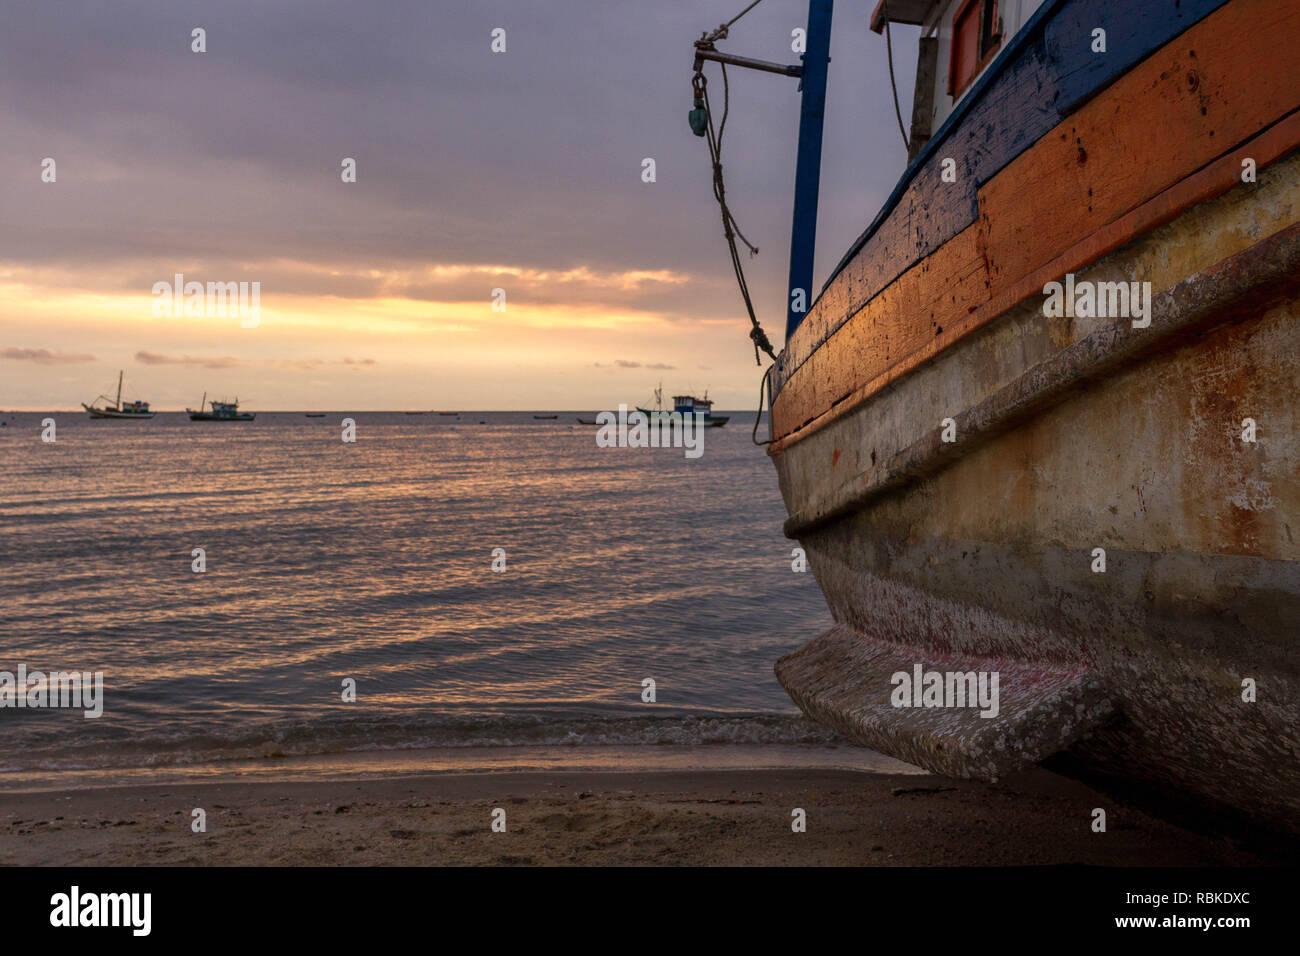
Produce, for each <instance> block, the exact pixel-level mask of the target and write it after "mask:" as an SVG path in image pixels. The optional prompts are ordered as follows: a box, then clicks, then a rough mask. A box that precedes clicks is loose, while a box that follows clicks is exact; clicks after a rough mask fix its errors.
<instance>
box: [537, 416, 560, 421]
mask: <svg viewBox="0 0 1300 956" xmlns="http://www.w3.org/2000/svg"><path fill="white" fill-rule="evenodd" d="M559 417H560V416H559V415H534V416H533V418H536V419H538V420H539V421H549V420H553V419H556V418H559Z"/></svg>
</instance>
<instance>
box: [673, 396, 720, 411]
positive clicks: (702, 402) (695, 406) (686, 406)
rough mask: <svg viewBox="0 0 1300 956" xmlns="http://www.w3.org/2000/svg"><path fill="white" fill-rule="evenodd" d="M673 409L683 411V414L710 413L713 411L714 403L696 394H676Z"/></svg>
mask: <svg viewBox="0 0 1300 956" xmlns="http://www.w3.org/2000/svg"><path fill="white" fill-rule="evenodd" d="M673 411H674V412H681V413H682V414H683V415H692V414H694V413H695V412H701V413H703V414H704V415H710V414H712V413H713V403H712V402H711V401H709V400H708V399H707V398H696V397H695V396H694V395H674V396H673Z"/></svg>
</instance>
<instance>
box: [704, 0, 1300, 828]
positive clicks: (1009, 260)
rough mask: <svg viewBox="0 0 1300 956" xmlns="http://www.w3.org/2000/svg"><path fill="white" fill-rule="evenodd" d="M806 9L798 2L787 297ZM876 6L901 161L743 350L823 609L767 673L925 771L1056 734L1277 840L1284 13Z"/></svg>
mask: <svg viewBox="0 0 1300 956" xmlns="http://www.w3.org/2000/svg"><path fill="white" fill-rule="evenodd" d="M830 19H831V3H830V0H811V4H810V9H809V21H808V31H807V51H808V52H807V53H806V54H805V56H804V60H803V64H802V66H801V67H798V68H797V69H798V71H799V73H798V75H800V76H801V79H802V82H803V94H802V97H803V109H802V113H801V129H800V139H799V149H798V155H797V171H796V180H795V182H796V187H795V188H796V196H795V224H794V231H793V243H792V251H791V270H790V285H789V291H790V293H791V299H790V300H789V301H792V302H795V303H797V302H798V300H799V297H798V296H797V295H796V293H798V292H802V291H805V290H808V289H810V288H811V278H812V275H811V268H812V267H811V263H812V249H813V240H814V237H815V216H816V203H817V170H818V164H819V162H820V139H821V123H822V110H823V105H824V102H825V97H826V95H827V83H826V75H827V66H826V61H827V55H826V54H827V49H828V43H829V31H830ZM897 24H910V25H913V26H919V28H920V42H919V48H918V50H917V69H916V78H915V94H914V107H913V110H912V114H911V123H910V129H908V130H906V131H905V133H906V136H905V138H906V143H907V153H908V161H907V164H906V166H905V168H903V169H902V171H901V176H900V178H899V180H898V184H897V186H896V188H895V189H894V190H893V192H892V194H891V195H890V196H889V197H888V199H887V200H886V201H885V203H884V206H883V208H881V209H880V211H879V212H878V213H877V214H876V215H875V217H874V219H872V220H871V221H870V223H869V225H867V228H866V229H865V231H864V232H863V233H862V234H861V236H860V237H859V238H858V239H857V241H856V242H854V243H853V244H852V245H851V246H850V248H849V249H848V250H847V252H846V253H845V255H844V256H843V258H842V259H841V261H840V262H839V264H838V265H837V266H836V268H835V269H834V271H833V273H832V274H831V276H830V278H829V279H828V280H827V281H826V283H825V284H824V285H823V286H822V288H821V291H820V294H819V295H818V296H817V297H816V299H815V301H813V302H811V304H810V306H809V308H808V309H807V310H806V312H805V311H799V310H795V309H794V308H793V307H791V308H788V309H787V324H786V339H785V346H784V349H783V350H782V351H781V352H780V355H779V356H777V358H776V361H775V363H774V365H772V366H771V368H770V370H769V374H768V377H767V382H768V386H769V391H770V394H771V396H772V397H771V403H770V407H771V444H770V445H769V446H768V451H769V454H770V456H771V459H772V461H773V463H774V464H775V466H776V471H777V475H778V478H779V483H780V488H781V493H782V496H783V498H784V501H785V505H786V509H787V512H788V516H789V517H788V520H787V521H786V523H785V531H786V533H787V535H789V536H790V537H791V538H794V539H797V540H798V542H799V543H800V545H801V546H802V547H803V549H804V550H805V552H806V554H807V558H808V562H809V565H810V568H811V570H812V571H813V573H814V574H815V576H816V579H817V583H818V584H819V585H820V587H821V590H822V592H823V594H824V595H825V597H826V601H827V604H828V605H829V607H830V610H831V612H832V615H833V618H834V622H835V623H834V626H833V627H831V628H830V629H829V630H827V631H826V632H825V633H823V634H821V635H820V636H817V637H816V638H815V639H813V640H812V641H811V643H809V644H807V646H805V647H803V648H802V649H800V650H797V651H794V652H793V653H791V654H789V655H787V656H786V657H783V658H782V659H781V660H780V661H778V662H777V665H776V673H777V677H778V679H779V680H780V682H781V683H782V685H783V686H784V687H785V689H786V690H787V691H788V692H789V694H790V696H791V697H792V698H793V699H794V701H795V702H796V703H797V704H798V705H799V707H800V708H801V709H802V710H803V711H804V712H805V713H806V714H808V715H809V716H810V717H812V718H814V719H815V720H818V721H820V722H822V723H824V724H826V725H828V726H830V727H833V728H835V729H836V730H838V731H840V732H842V733H844V734H846V735H848V736H849V737H851V738H854V739H856V740H858V741H860V742H861V743H863V744H866V745H867V746H870V747H872V748H874V749H876V750H879V751H882V752H885V753H887V754H891V755H893V756H895V757H898V758H901V759H903V760H906V761H909V762H911V763H913V764H916V765H919V766H921V767H924V768H926V769H928V770H931V771H933V772H936V773H941V774H947V775H951V776H955V777H970V778H979V779H985V780H996V779H1000V778H1002V777H1004V776H1005V775H1006V774H1008V773H1011V772H1013V771H1015V770H1017V769H1019V768H1022V767H1026V766H1029V765H1032V764H1036V763H1039V762H1043V761H1047V762H1048V763H1049V764H1050V765H1052V766H1057V767H1062V768H1070V769H1071V771H1072V772H1077V773H1078V774H1079V775H1081V776H1084V777H1086V778H1088V779H1091V780H1094V781H1100V782H1104V783H1105V784H1106V785H1107V786H1115V787H1116V788H1118V789H1121V790H1123V791H1125V792H1134V793H1142V794H1146V795H1148V796H1150V797H1151V798H1152V799H1153V800H1156V801H1159V802H1161V805H1167V806H1175V805H1182V804H1186V805H1189V806H1193V807H1197V808H1200V809H1201V810H1208V811H1210V812H1211V816H1212V817H1213V818H1214V819H1216V820H1220V821H1226V820H1229V819H1231V820H1235V821H1237V822H1241V823H1245V824H1246V825H1248V826H1254V827H1266V828H1269V829H1270V830H1271V831H1274V832H1281V833H1284V834H1288V835H1290V836H1293V837H1294V836H1296V835H1297V834H1300V654H1298V653H1297V652H1296V634H1297V632H1298V630H1300V442H1297V440H1296V435H1297V431H1298V426H1300V421H1298V420H1297V412H1298V410H1300V406H1298V405H1297V402H1296V395H1297V382H1300V360H1298V359H1297V356H1300V69H1298V68H1297V66H1296V52H1295V51H1296V40H1297V38H1298V37H1300V4H1298V3H1295V2H1276V0H1134V2H1130V3H1122V4H1121V3H1114V2H1102V0H1021V2H1019V3H1005V2H994V0H938V2H924V0H888V3H886V2H881V3H879V4H878V5H877V6H876V8H875V11H874V13H873V15H872V18H871V23H870V25H871V29H872V30H874V31H875V32H877V33H883V34H884V39H885V41H886V43H888V41H889V31H890V28H891V25H897ZM723 32H724V35H725V30H724V31H723ZM716 39H719V37H716V36H715V37H713V38H710V37H709V36H708V35H706V36H705V37H704V38H702V45H701V43H697V45H696V51H697V59H696V66H697V74H698V73H699V68H700V67H701V65H702V63H707V62H708V61H710V60H715V59H719V58H721V57H722V54H721V53H720V51H718V50H717V49H716V42H715V41H716ZM884 46H885V44H882V47H884ZM882 55H884V49H882ZM836 66H837V67H838V64H836ZM703 86H704V84H702V83H701V82H700V81H699V80H698V79H697V81H696V109H697V111H703V112H697V113H694V114H693V115H692V126H693V127H695V128H696V129H697V131H698V130H699V129H704V131H705V133H709V125H708V124H709V122H710V121H711V117H710V116H709V115H708V106H707V99H706V96H702V95H701V90H702V87H703ZM731 87H732V90H731V95H732V102H733V107H734V103H735V102H736V100H737V99H738V95H737V81H736V80H735V79H734V78H733V79H732V80H731ZM706 92H707V91H706V90H705V93H706ZM884 92H885V95H886V96H888V95H889V91H888V89H886V90H885V91H884ZM834 94H835V90H834V85H833V83H832V84H831V93H830V95H832V96H833V95H834ZM846 95H847V91H846ZM702 101H704V102H702ZM899 125H900V127H902V126H903V123H902V113H901V111H900V113H899ZM710 145H711V146H712V139H711V142H710ZM810 211H811V212H810ZM725 215H726V212H725V206H724V217H725ZM810 216H811V218H810ZM755 342H756V343H757V342H758V338H755ZM931 672H936V673H939V674H940V675H951V674H957V675H965V674H1000V697H1001V702H1000V708H997V713H996V715H990V714H988V713H985V714H983V715H982V714H981V713H980V712H978V711H976V710H974V709H972V708H969V707H962V706H941V705H939V704H938V703H936V702H935V701H931V700H929V698H928V696H927V700H926V702H925V703H924V705H921V706H918V704H920V703H921V702H920V700H919V695H918V697H917V703H916V704H913V705H911V706H908V705H907V702H906V701H904V700H903V698H902V696H901V695H899V694H898V693H897V691H898V690H899V688H900V687H902V685H903V683H905V682H906V679H907V678H908V677H909V675H920V674H929V673H931ZM900 675H901V676H902V678H903V680H900V679H899V678H900ZM926 680H927V681H929V678H928V677H926ZM918 683H919V682H918ZM936 700H938V699H936ZM947 700H948V699H947V698H942V702H944V703H946V702H947ZM931 704H934V706H931Z"/></svg>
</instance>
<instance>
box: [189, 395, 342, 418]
mask: <svg viewBox="0 0 1300 956" xmlns="http://www.w3.org/2000/svg"><path fill="white" fill-rule="evenodd" d="M205 404H211V406H212V411H210V412H205V411H204V410H203V406H204V405H205ZM185 411H186V413H187V414H188V415H189V416H190V421H192V422H251V421H252V420H253V419H254V418H256V417H257V416H256V415H255V414H254V413H253V412H241V411H240V410H239V399H238V398H236V399H235V400H234V401H233V402H218V401H213V402H211V403H209V402H208V393H207V392H204V393H203V401H201V402H199V407H198V408H197V409H194V408H187V409H185ZM321 414H322V416H323V415H324V413H323V412H322V413H321Z"/></svg>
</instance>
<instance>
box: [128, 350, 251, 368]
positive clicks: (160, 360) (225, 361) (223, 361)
mask: <svg viewBox="0 0 1300 956" xmlns="http://www.w3.org/2000/svg"><path fill="white" fill-rule="evenodd" d="M135 360H136V361H137V362H140V363H141V364H143V365H184V366H187V367H189V368H239V367H240V366H242V365H243V364H244V363H243V362H242V361H240V360H239V359H237V358H233V357H231V356H229V355H226V356H193V355H159V354H158V353H157V352H136V353H135Z"/></svg>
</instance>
